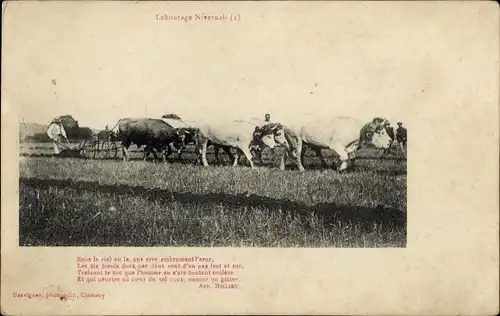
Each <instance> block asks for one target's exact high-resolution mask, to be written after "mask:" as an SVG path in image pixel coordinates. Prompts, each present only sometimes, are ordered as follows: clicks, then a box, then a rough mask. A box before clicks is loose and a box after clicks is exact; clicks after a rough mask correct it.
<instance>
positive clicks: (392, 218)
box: [19, 144, 406, 247]
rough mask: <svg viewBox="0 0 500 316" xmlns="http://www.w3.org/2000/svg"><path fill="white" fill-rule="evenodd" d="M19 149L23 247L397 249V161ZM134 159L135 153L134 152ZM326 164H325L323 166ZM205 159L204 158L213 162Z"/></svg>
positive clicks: (400, 195)
mask: <svg viewBox="0 0 500 316" xmlns="http://www.w3.org/2000/svg"><path fill="white" fill-rule="evenodd" d="M50 146H51V145H50V144H21V156H20V210H19V223H20V225H19V230H20V231H19V232H20V245H22V246H218V247H227V246H234V247H241V246H243V247H245V246H252V247H255V246H258V247H405V246H406V160H404V159H401V154H400V153H395V154H391V155H390V156H389V157H388V158H387V159H381V160H378V159H373V158H374V157H376V156H377V155H379V154H380V152H378V151H375V150H366V151H363V152H361V153H360V155H359V157H360V159H359V160H357V161H356V164H355V168H354V170H353V171H352V172H349V173H346V174H338V173H337V172H335V171H333V170H328V169H326V170H325V169H322V168H321V167H320V165H319V159H317V158H316V157H312V156H309V155H311V154H312V153H308V156H307V157H306V164H305V167H306V169H308V170H306V172H304V173H301V172H299V171H297V170H296V167H295V166H294V164H293V161H289V162H288V166H287V170H285V171H281V170H279V169H278V165H279V163H278V161H270V159H269V158H270V157H269V156H267V155H264V159H265V160H264V162H265V164H266V166H261V167H259V168H257V169H256V170H251V169H250V168H248V167H243V166H239V167H237V168H233V167H231V166H221V165H213V164H212V165H211V166H210V167H208V168H203V167H201V166H199V165H195V164H193V163H192V162H191V161H193V160H194V156H193V154H192V153H187V154H186V156H185V159H183V161H182V162H173V161H171V162H170V163H155V162H150V161H141V160H135V161H129V162H123V161H121V160H119V159H117V160H84V159H78V158H56V157H51V156H50V153H51V147H50ZM135 155H136V158H139V157H140V156H141V154H140V153H139V152H137V153H135ZM330 161H331V160H330ZM212 162H213V161H212Z"/></svg>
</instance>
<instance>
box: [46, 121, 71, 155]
mask: <svg viewBox="0 0 500 316" xmlns="http://www.w3.org/2000/svg"><path fill="white" fill-rule="evenodd" d="M47 136H49V138H50V139H52V141H53V144H54V153H55V154H56V155H59V154H61V153H62V152H63V151H65V150H69V149H70V146H69V141H68V136H67V135H66V130H65V129H64V126H63V124H62V120H61V119H60V118H59V117H56V118H54V119H53V120H52V122H51V123H50V125H49V128H48V129H47Z"/></svg>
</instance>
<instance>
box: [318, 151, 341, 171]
mask: <svg viewBox="0 0 500 316" xmlns="http://www.w3.org/2000/svg"><path fill="white" fill-rule="evenodd" d="M314 152H315V153H316V156H318V157H319V159H320V160H321V164H322V165H323V167H326V168H330V166H329V165H328V163H327V162H326V160H325V157H323V153H322V152H321V149H320V148H315V149H314ZM336 168H337V165H335V163H333V164H332V169H336Z"/></svg>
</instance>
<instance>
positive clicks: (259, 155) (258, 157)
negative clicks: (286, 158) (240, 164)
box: [255, 148, 274, 165]
mask: <svg viewBox="0 0 500 316" xmlns="http://www.w3.org/2000/svg"><path fill="white" fill-rule="evenodd" d="M271 150H272V153H273V157H274V148H273V149H271ZM263 151H264V149H262V150H256V152H255V153H256V156H257V160H258V161H259V164H260V165H263V164H264V162H263V161H262V152H263Z"/></svg>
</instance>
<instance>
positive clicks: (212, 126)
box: [113, 116, 394, 171]
mask: <svg viewBox="0 0 500 316" xmlns="http://www.w3.org/2000/svg"><path fill="white" fill-rule="evenodd" d="M176 121H177V122H184V121H182V120H166V119H154V118H138V119H135V118H124V119H120V120H119V121H118V123H117V124H116V126H115V127H114V128H113V129H117V131H116V136H117V138H118V139H119V140H120V141H121V144H122V152H123V159H124V160H128V159H129V153H128V149H129V147H130V145H131V144H135V145H137V146H138V147H142V146H145V149H144V159H147V157H148V156H149V155H150V154H151V153H152V154H153V155H154V157H155V158H157V159H161V160H166V158H167V157H168V156H169V155H171V154H172V153H173V152H175V151H176V152H177V154H178V158H179V159H180V158H181V155H182V152H183V150H184V149H185V148H186V145H188V144H194V145H195V148H196V154H197V156H198V158H199V159H198V161H199V162H201V164H202V165H203V166H208V162H207V157H206V155H207V148H208V147H209V146H213V147H214V153H215V156H216V159H217V160H218V161H219V151H220V150H221V149H222V150H223V151H224V152H226V153H227V154H228V156H229V157H230V159H231V160H232V161H233V165H234V166H236V165H237V164H238V160H239V158H240V156H241V155H244V156H245V157H246V159H247V160H248V161H249V163H250V166H251V167H252V168H254V162H253V155H252V152H253V153H254V154H256V156H257V158H258V160H260V162H262V158H261V153H262V150H263V149H265V148H266V147H267V148H271V149H273V148H276V147H283V148H284V150H283V155H282V157H281V164H280V168H281V169H284V168H285V158H286V157H290V156H291V157H293V158H294V160H295V161H296V163H297V166H298V168H299V170H300V171H303V170H304V165H303V163H304V154H305V148H306V147H308V148H310V149H312V150H313V151H314V152H315V153H316V155H317V156H318V157H319V158H320V159H321V162H322V164H324V165H326V166H328V164H327V163H326V161H325V159H324V157H323V155H322V153H321V150H322V149H330V150H332V151H333V154H334V155H335V156H337V158H338V159H337V160H338V162H339V164H340V166H338V165H337V164H336V163H334V165H333V166H332V168H333V169H336V170H338V171H345V170H346V169H347V168H348V166H349V165H350V162H351V161H352V159H353V158H354V154H355V152H356V151H357V150H358V149H360V148H362V147H366V146H369V147H376V148H381V149H383V150H384V152H385V151H386V150H387V149H388V148H389V147H390V146H391V144H392V141H393V138H394V137H393V135H392V136H391V135H390V134H391V133H390V132H389V131H388V124H387V120H385V119H384V118H375V119H373V120H372V121H369V122H366V121H361V120H358V119H355V118H352V117H339V116H337V117H331V118H328V119H317V118H314V119H310V120H304V121H303V122H302V123H286V124H282V123H276V122H274V123H271V122H265V121H261V122H253V121H243V120H227V121H223V120H221V121H218V122H213V121H212V122H196V123H193V124H181V125H178V126H175V124H173V123H172V122H176ZM231 148H235V149H236V154H235V155H234V154H233V153H232V152H231ZM157 153H160V158H158V156H157Z"/></svg>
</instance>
